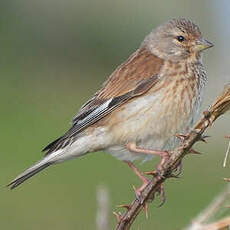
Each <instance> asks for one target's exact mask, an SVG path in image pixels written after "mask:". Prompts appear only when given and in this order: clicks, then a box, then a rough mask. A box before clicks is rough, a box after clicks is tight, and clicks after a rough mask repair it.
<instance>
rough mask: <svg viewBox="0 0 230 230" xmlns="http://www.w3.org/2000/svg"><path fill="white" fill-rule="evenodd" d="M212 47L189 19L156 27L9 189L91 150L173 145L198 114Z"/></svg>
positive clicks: (128, 155)
mask: <svg viewBox="0 0 230 230" xmlns="http://www.w3.org/2000/svg"><path fill="white" fill-rule="evenodd" d="M179 36H180V38H178V37H179ZM182 40H183V41H182ZM211 46H212V44H211V43H209V42H207V41H206V40H204V39H203V38H202V35H201V33H200V30H199V28H198V27H197V26H196V25H195V24H193V23H192V22H191V21H189V20H186V19H174V20H171V21H169V22H167V23H165V24H163V25H161V26H159V27H158V28H156V29H155V30H153V31H152V32H151V33H150V34H149V35H148V36H147V37H146V38H145V40H144V41H143V43H142V44H141V46H140V48H139V49H138V50H137V51H136V52H134V53H133V54H132V55H131V56H130V57H129V58H128V60H127V61H126V62H124V63H123V64H121V65H120V66H119V67H118V68H117V69H116V70H115V71H114V72H113V73H112V74H111V76H110V77H109V79H108V80H107V81H106V82H105V84H104V86H103V87H102V89H101V90H99V91H98V92H97V93H96V94H95V96H94V97H93V98H92V99H91V100H89V101H88V102H87V103H86V104H84V105H83V106H82V108H81V109H80V111H79V113H78V115H77V116H76V117H74V118H73V125H72V127H71V128H70V130H69V131H67V132H66V133H65V134H64V135H63V136H61V137H60V138H58V139H57V140H55V141H54V142H52V143H51V144H49V145H48V146H47V147H46V148H44V150H43V151H46V152H47V153H46V156H45V157H44V158H43V159H42V160H41V161H40V162H38V163H37V164H35V166H33V167H31V168H29V169H28V170H26V171H25V172H24V173H22V174H21V175H19V176H18V177H17V178H16V179H15V180H13V181H12V182H11V183H10V184H9V185H10V186H11V188H15V187H16V186H18V185H19V184H21V183H22V182H24V181H25V180H26V179H28V178H29V177H31V176H33V175H34V174H36V173H37V172H39V171H41V170H42V169H44V168H46V167H48V166H50V165H52V164H56V163H59V162H62V161H64V160H67V159H71V158H73V157H79V156H82V155H84V154H86V153H89V152H95V151H98V150H104V151H106V152H109V153H111V154H113V155H115V156H116V157H118V158H119V159H121V160H128V161H133V160H135V159H137V158H139V157H143V159H145V160H148V159H150V158H152V156H149V155H144V154H138V153H133V152H130V151H129V150H128V149H127V148H126V144H127V143H136V145H137V146H138V147H142V148H145V149H152V150H170V149H172V148H174V147H175V145H176V143H177V141H176V138H175V134H176V133H179V132H186V130H187V129H189V128H190V127H191V126H192V125H193V123H194V121H195V120H196V118H197V116H198V114H199V108H200V104H201V101H202V94H203V88H204V85H205V82H206V73H205V71H204V68H203V65H202V61H201V55H200V52H201V51H202V50H204V49H206V48H208V47H211Z"/></svg>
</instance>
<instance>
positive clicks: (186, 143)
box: [116, 84, 230, 230]
mask: <svg viewBox="0 0 230 230" xmlns="http://www.w3.org/2000/svg"><path fill="white" fill-rule="evenodd" d="M228 110H230V84H228V85H227V86H226V87H225V89H224V91H223V92H222V94H221V95H220V96H219V97H218V98H217V99H216V101H215V102H214V103H213V105H212V106H210V108H209V110H208V111H205V112H204V113H203V114H204V116H203V118H201V119H200V121H199V122H198V123H197V124H196V125H195V127H194V128H193V130H192V131H191V132H190V133H189V134H188V136H186V138H185V139H184V140H183V141H182V143H181V144H180V145H179V147H177V148H176V149H175V150H174V151H172V152H171V153H170V158H169V159H168V161H167V162H166V163H165V164H164V166H163V168H162V170H161V171H160V172H159V175H158V176H156V177H154V178H153V179H152V180H151V181H150V182H149V184H148V185H147V186H146V187H145V189H144V190H143V192H142V194H141V197H138V198H135V199H134V200H133V201H132V203H131V204H130V205H124V207H125V208H126V209H127V211H126V212H125V213H124V214H116V217H117V219H118V224H117V226H116V230H129V229H130V227H131V225H132V223H133V222H134V221H135V219H136V217H137V216H138V214H139V213H140V211H141V210H142V209H143V208H146V207H147V204H148V203H149V202H151V201H152V200H154V197H155V195H156V194H157V193H158V192H159V191H160V189H161V187H162V186H163V183H164V181H165V180H166V179H168V178H170V177H173V173H174V171H175V170H176V169H177V167H178V166H179V165H180V162H181V160H182V159H183V158H184V156H185V155H186V154H189V153H192V152H191V150H192V149H191V148H192V146H193V145H194V144H195V143H196V142H198V141H200V140H203V139H202V135H203V133H204V132H205V131H206V129H207V128H208V127H209V126H211V125H212V124H213V122H214V121H215V120H216V119H217V118H218V117H219V116H221V115H223V114H224V113H225V112H227V111H228ZM193 153H195V152H194V151H193Z"/></svg>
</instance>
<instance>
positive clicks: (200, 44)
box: [195, 38, 214, 51]
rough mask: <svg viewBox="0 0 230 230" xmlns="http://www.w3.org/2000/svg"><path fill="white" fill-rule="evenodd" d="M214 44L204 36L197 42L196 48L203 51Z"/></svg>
mask: <svg viewBox="0 0 230 230" xmlns="http://www.w3.org/2000/svg"><path fill="white" fill-rule="evenodd" d="M213 46H214V45H213V44H212V43H211V42H209V41H207V40H205V39H204V38H201V39H199V40H198V41H197V42H196V45H195V49H196V50H197V51H203V50H206V49H208V48H211V47H213Z"/></svg>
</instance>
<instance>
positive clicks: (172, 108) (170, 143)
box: [107, 91, 194, 161]
mask: <svg viewBox="0 0 230 230" xmlns="http://www.w3.org/2000/svg"><path fill="white" fill-rule="evenodd" d="M182 105H183V103H181V97H177V96H176V97H174V98H173V97H170V96H169V98H168V99H166V98H165V92H164V91H162V93H161V94H159V93H158V94H149V95H146V96H143V97H139V98H136V99H135V100H133V101H131V102H130V103H127V104H126V105H124V106H123V108H122V109H121V110H120V111H119V112H118V113H116V117H114V119H112V120H114V122H113V125H112V126H111V133H112V134H113V139H114V145H113V146H109V148H107V151H109V152H110V153H112V154H113V155H115V156H116V157H118V158H119V159H122V160H131V161H132V160H135V159H137V158H139V157H140V156H141V157H144V158H145V159H148V158H152V156H146V155H143V154H136V153H130V152H129V151H128V150H127V149H126V148H125V144H126V143H130V142H135V143H136V144H137V146H138V147H142V148H145V149H153V150H170V149H173V148H175V146H176V144H177V143H178V139H177V138H176V137H175V134H176V133H183V132H185V131H186V128H187V127H190V126H191V123H192V120H193V116H194V113H193V105H190V104H188V105H187V108H183V106H182Z"/></svg>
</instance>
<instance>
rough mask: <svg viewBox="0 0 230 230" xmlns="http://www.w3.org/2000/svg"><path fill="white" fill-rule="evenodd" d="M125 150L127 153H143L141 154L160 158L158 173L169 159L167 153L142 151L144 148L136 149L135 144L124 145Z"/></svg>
mask: <svg viewBox="0 0 230 230" xmlns="http://www.w3.org/2000/svg"><path fill="white" fill-rule="evenodd" d="M126 148H127V149H128V150H129V151H131V152H135V153H143V154H148V155H157V156H160V157H161V162H160V163H159V164H158V166H157V170H158V171H161V169H162V167H163V165H164V164H165V162H166V161H167V160H168V159H169V152H167V151H159V150H151V149H144V148H140V147H137V146H136V144H135V143H128V144H127V145H126Z"/></svg>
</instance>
